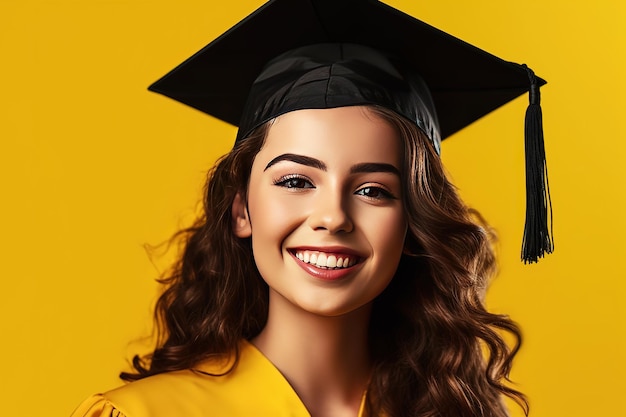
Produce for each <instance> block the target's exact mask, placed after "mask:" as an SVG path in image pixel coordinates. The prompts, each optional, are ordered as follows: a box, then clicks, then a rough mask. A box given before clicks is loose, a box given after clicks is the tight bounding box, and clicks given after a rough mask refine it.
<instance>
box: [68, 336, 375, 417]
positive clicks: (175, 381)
mask: <svg viewBox="0 0 626 417" xmlns="http://www.w3.org/2000/svg"><path fill="white" fill-rule="evenodd" d="M227 366H228V364H226V363H216V362H215V361H212V362H205V363H203V364H201V365H199V366H198V367H196V368H195V370H184V371H177V372H168V373H163V374H159V375H154V376H151V377H148V378H144V379H141V380H139V381H135V382H131V383H129V384H127V385H124V386H122V387H120V388H117V389H114V390H112V391H109V392H106V393H104V394H96V395H94V396H92V397H90V398H88V399H87V400H85V401H84V402H83V403H82V404H81V405H80V406H78V408H77V409H76V410H75V411H74V413H72V416H71V417H172V416H176V417H218V416H219V417H226V416H227V417H251V416H261V417H262V416H272V417H288V416H289V417H310V415H309V413H308V411H307V409H306V408H305V406H304V404H302V401H301V400H300V398H299V397H298V395H297V394H296V393H295V391H294V390H293V389H292V387H291V385H289V383H288V382H287V380H286V379H285V378H284V377H283V375H282V374H281V373H280V372H279V371H278V369H276V367H274V365H273V364H272V363H271V362H270V361H269V360H268V359H267V358H266V357H265V356H263V354H262V353H261V352H260V351H259V350H257V349H256V347H254V346H253V345H252V344H250V343H249V342H242V344H241V357H240V360H239V364H238V365H237V367H236V368H235V369H234V370H233V372H231V373H229V374H228V375H224V376H209V375H206V374H205V373H209V374H219V373H222V372H224V369H226V367H227ZM198 371H200V372H198ZM359 416H361V417H362V416H363V404H361V410H360V411H359Z"/></svg>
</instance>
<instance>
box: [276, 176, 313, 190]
mask: <svg viewBox="0 0 626 417" xmlns="http://www.w3.org/2000/svg"><path fill="white" fill-rule="evenodd" d="M274 185H278V186H279V187H285V188H313V184H311V181H309V180H307V179H306V178H303V177H298V176H296V177H282V178H279V179H278V180H276V181H274Z"/></svg>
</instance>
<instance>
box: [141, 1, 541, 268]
mask: <svg viewBox="0 0 626 417" xmlns="http://www.w3.org/2000/svg"><path fill="white" fill-rule="evenodd" d="M543 84H545V81H544V80H543V79H541V78H539V77H536V76H535V75H534V73H533V72H532V70H530V69H529V68H528V67H526V66H525V65H519V64H515V63H511V62H507V61H504V60H502V59H500V58H498V57H496V56H494V55H491V54H489V53H488V52H485V51H483V50H481V49H479V48H477V47H475V46H472V45H470V44H468V43H466V42H464V41H462V40H460V39H458V38H455V37H453V36H451V35H449V34H447V33H445V32H443V31H441V30H439V29H436V28H434V27H432V26H430V25H428V24H426V23H424V22H422V21H420V20H417V19H415V18H413V17H412V16H409V15H407V14H405V13H403V12H401V11H399V10H397V9H394V8H392V7H390V6H388V5H386V4H384V3H381V2H380V1H377V0H270V1H269V2H267V3H266V4H264V5H263V6H261V7H260V8H259V9H257V10H256V11H254V12H253V13H252V14H250V15H249V16H248V17H246V18H245V19H243V20H242V21H240V22H239V23H238V24H236V25H235V26H234V27H232V28H231V29H229V30H228V31H227V32H225V33H224V34H222V35H221V36H220V37H218V38H217V39H215V40H214V41H213V42H211V43H210V44H208V45H207V46H206V47H204V48H203V49H201V50H200V51H198V52H197V53H196V54H194V55H193V56H191V57H190V58H189V59H187V60H186V61H184V62H183V63H182V64H180V65H179V66H178V67H176V68H175V69H173V70H172V71H171V72H169V73H168V74H167V75H165V76H164V77H163V78H161V79H160V80H158V81H156V82H155V83H154V84H152V85H151V86H150V87H149V89H150V90H151V91H155V92H158V93H161V94H163V95H166V96H168V97H170V98H173V99H174V100H177V101H180V102H182V103H184V104H187V105H189V106H191V107H194V108H196V109H198V110H200V111H202V112H205V113H207V114H210V115H212V116H214V117H217V118H219V119H221V120H224V121H226V122H228V123H231V124H233V125H236V126H238V127H239V131H238V134H237V139H236V140H237V141H239V140H245V138H246V136H247V135H248V134H249V133H250V132H251V131H252V130H254V128H256V127H258V126H260V125H261V124H263V123H265V122H266V121H268V120H270V119H272V118H274V117H276V116H279V115H281V114H284V113H287V112H289V111H293V110H298V109H311V108H332V107H342V106H351V105H367V104H369V105H379V106H383V107H385V108H388V109H390V110H393V111H395V112H396V113H398V114H400V115H402V116H404V117H406V118H407V119H409V120H411V121H413V122H414V123H416V125H417V126H418V127H419V128H420V129H421V130H422V131H423V132H424V133H425V134H426V135H427V136H428V138H429V139H430V141H431V142H432V144H433V146H434V147H435V150H436V151H437V152H439V150H440V142H441V140H443V139H445V138H447V137H448V136H450V135H452V134H453V133H455V132H457V131H459V130H460V129H462V128H463V127H465V126H467V125H469V124H471V123H472V122H474V121H475V120H477V119H479V118H481V117H483V116H484V115H486V114H488V113H490V112H491V111H493V110H495V109H496V108H498V107H500V106H502V105H504V104H505V103H507V102H509V101H511V100H513V99H514V98H516V97H518V96H520V95H522V94H525V93H526V92H529V93H530V105H529V107H528V110H527V113H526V129H525V138H526V188H527V210H526V224H525V229H524V238H523V245H522V259H523V260H524V262H536V261H537V260H538V258H540V257H543V256H544V254H545V253H550V252H552V250H553V240H552V237H551V230H548V229H549V227H550V229H551V225H552V219H551V204H550V194H549V188H548V180H547V171H546V162H545V151H544V144H543V130H542V121H541V107H540V106H539V99H540V95H539V87H540V86H541V85H543ZM548 213H550V214H548Z"/></svg>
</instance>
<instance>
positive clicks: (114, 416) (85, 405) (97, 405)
mask: <svg viewBox="0 0 626 417" xmlns="http://www.w3.org/2000/svg"><path fill="white" fill-rule="evenodd" d="M70 417H127V416H126V415H125V414H124V413H122V412H121V411H119V410H118V409H116V408H115V406H114V405H113V404H112V403H111V402H110V401H108V400H107V399H106V398H105V397H104V395H102V394H96V395H93V396H91V397H89V398H87V399H86V400H85V401H83V402H82V403H81V404H80V405H79V406H78V408H77V409H76V410H74V412H73V413H72V415H71V416H70Z"/></svg>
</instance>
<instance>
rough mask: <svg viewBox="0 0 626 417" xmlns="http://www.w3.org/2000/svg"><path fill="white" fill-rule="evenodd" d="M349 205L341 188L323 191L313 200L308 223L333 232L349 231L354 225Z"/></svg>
mask: <svg viewBox="0 0 626 417" xmlns="http://www.w3.org/2000/svg"><path fill="white" fill-rule="evenodd" d="M348 206H349V201H348V199H346V198H345V196H344V195H343V192H342V191H341V190H327V191H326V192H321V193H319V195H317V196H316V199H315V201H314V202H313V210H312V211H311V214H310V215H309V218H308V220H307V223H308V225H309V226H310V227H311V228H312V229H313V230H326V231H328V232H329V233H331V234H334V233H341V232H344V233H349V232H351V231H352V229H353V228H354V225H353V223H352V219H351V217H350V214H349V209H348Z"/></svg>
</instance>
